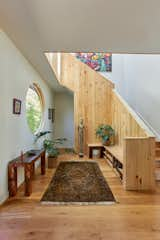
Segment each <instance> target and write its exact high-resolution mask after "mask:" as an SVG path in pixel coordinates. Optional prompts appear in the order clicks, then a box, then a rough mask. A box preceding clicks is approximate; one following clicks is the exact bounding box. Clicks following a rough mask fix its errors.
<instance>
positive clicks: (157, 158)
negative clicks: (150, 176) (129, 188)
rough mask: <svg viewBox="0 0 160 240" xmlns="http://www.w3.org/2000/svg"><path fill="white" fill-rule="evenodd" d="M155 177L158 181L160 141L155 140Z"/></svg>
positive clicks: (159, 172) (159, 173) (159, 174)
mask: <svg viewBox="0 0 160 240" xmlns="http://www.w3.org/2000/svg"><path fill="white" fill-rule="evenodd" d="M155 177H156V181H160V141H156V154H155Z"/></svg>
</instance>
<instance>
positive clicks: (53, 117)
mask: <svg viewBox="0 0 160 240" xmlns="http://www.w3.org/2000/svg"><path fill="white" fill-rule="evenodd" d="M54 121H55V109H54V108H52V123H53V122H54Z"/></svg>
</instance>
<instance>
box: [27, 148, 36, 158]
mask: <svg viewBox="0 0 160 240" xmlns="http://www.w3.org/2000/svg"><path fill="white" fill-rule="evenodd" d="M36 153H37V151H36V150H30V151H28V152H27V156H28V157H32V156H35V155H36Z"/></svg>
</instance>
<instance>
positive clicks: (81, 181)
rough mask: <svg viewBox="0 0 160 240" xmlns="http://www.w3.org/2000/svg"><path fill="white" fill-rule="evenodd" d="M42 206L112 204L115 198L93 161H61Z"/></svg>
mask: <svg viewBox="0 0 160 240" xmlns="http://www.w3.org/2000/svg"><path fill="white" fill-rule="evenodd" d="M41 201H42V203H44V204H47V203H49V204H62V205H65V204H80V205H83V204H84V205H89V204H94V205H95V204H99V205H100V204H103V205H104V204H114V203H115V198H114V196H113V194H112V191H111V189H110V187H109V186H108V184H107V182H106V180H105V178H104V177H103V174H102V172H101V170H100V168H99V166H98V164H97V163H96V162H95V161H91V160H89V161H62V162H60V164H59V165H58V167H57V169H56V172H55V174H54V176H53V178H52V180H51V182H50V184H49V186H48V189H47V190H46V192H45V193H44V195H43V197H42V199H41Z"/></svg>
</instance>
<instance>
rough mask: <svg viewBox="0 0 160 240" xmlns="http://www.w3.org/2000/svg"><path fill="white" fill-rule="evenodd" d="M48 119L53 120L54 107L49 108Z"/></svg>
mask: <svg viewBox="0 0 160 240" xmlns="http://www.w3.org/2000/svg"><path fill="white" fill-rule="evenodd" d="M48 120H52V109H51V108H48Z"/></svg>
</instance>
